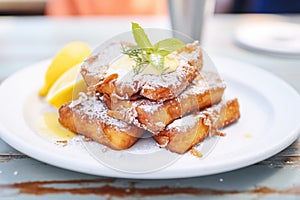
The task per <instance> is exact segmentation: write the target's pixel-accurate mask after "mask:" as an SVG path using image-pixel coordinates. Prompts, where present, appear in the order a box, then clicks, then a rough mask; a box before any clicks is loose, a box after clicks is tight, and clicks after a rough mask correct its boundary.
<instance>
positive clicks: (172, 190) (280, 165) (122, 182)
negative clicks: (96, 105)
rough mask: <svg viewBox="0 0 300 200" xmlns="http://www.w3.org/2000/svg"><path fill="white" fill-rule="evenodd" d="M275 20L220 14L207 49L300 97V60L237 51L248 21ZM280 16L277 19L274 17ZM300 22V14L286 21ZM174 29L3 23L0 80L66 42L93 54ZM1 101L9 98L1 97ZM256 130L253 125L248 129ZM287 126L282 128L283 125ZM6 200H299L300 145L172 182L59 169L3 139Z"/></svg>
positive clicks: (79, 20) (69, 21) (106, 23)
mask: <svg viewBox="0 0 300 200" xmlns="http://www.w3.org/2000/svg"><path fill="white" fill-rule="evenodd" d="M268 17H273V16H269V15H228V14H226V15H222V14H218V15H215V16H214V17H211V18H210V19H208V20H207V22H206V29H205V32H204V38H203V47H204V49H206V51H207V52H208V53H209V55H221V56H226V57H230V58H233V59H237V60H240V61H243V62H247V63H251V64H253V65H256V66H258V67H261V68H263V69H265V70H268V71H270V72H272V73H274V74H275V75H277V76H279V77H280V78H282V79H283V80H285V81H287V82H288V83H289V84H291V85H292V86H293V87H294V88H295V89H296V90H297V91H298V92H300V79H299V77H300V58H299V57H298V58H295V57H294V58H288V57H280V56H274V55H267V54H263V53H259V52H252V51H248V50H244V49H242V48H240V47H238V46H236V45H235V44H234V31H235V29H236V28H237V26H238V25H239V24H243V23H245V22H247V21H248V20H253V19H254V18H256V20H259V19H265V18H268ZM276 17H279V16H276ZM280 19H281V20H283V21H289V22H295V23H298V24H299V23H300V15H287V16H280ZM131 21H136V22H139V23H140V24H142V25H143V26H144V27H160V28H170V24H169V20H168V18H167V16H156V17H143V16H137V17H134V16H131V17H128V16H127V17H120V16H119V17H104V16H102V17H66V18H50V17H43V16H36V17H0V81H3V80H4V79H5V78H6V77H7V76H9V75H10V74H12V73H14V72H15V71H17V70H20V69H22V68H24V67H27V66H29V65H31V64H34V63H35V62H38V61H41V60H44V59H47V58H50V57H51V56H53V55H54V54H55V53H56V52H57V51H58V50H59V49H60V48H61V47H62V46H64V45H65V44H66V43H68V42H70V41H74V40H80V41H84V42H86V43H88V44H89V45H90V46H91V47H92V48H95V47H96V46H97V45H99V44H101V42H103V41H105V40H106V39H109V38H110V37H111V36H112V35H116V34H118V33H121V32H124V31H129V30H130V22H131ZM1 98H5V96H4V95H3V94H1ZM249 123H251V122H249ZM283 123H284V122H283ZM0 197H3V198H4V199H35V198H37V197H38V198H39V199H53V198H56V199H62V198H65V199H71V198H72V199H86V198H88V199H133V198H137V199H144V198H145V199H152V198H153V199H179V198H184V199H194V198H199V197H203V198H208V197H209V199H300V140H299V139H298V140H297V141H296V142H295V143H294V144H292V145H291V146H290V147H288V148H287V149H286V150H284V151H282V152H281V153H279V154H277V155H275V156H274V157H272V158H269V159H267V160H265V161H262V162H260V163H257V164H254V165H252V166H249V167H246V168H243V169H239V170H235V171H231V172H227V173H221V174H216V175H211V176H204V177H195V178H186V179H172V180H130V179H118V178H109V177H99V176H91V175H86V174H81V173H77V172H72V171H68V170H64V169H60V168H56V167H53V166H50V165H47V164H45V163H42V162H39V161H36V160H34V159H31V158H30V157H28V156H26V155H24V154H22V153H20V152H17V151H16V150H14V149H13V148H12V147H10V146H9V145H7V144H6V143H5V142H3V141H1V140H0Z"/></svg>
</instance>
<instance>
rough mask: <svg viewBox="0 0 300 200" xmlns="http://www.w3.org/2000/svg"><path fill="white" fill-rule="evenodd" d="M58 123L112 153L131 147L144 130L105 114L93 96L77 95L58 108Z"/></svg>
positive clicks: (103, 108) (100, 103)
mask: <svg viewBox="0 0 300 200" xmlns="http://www.w3.org/2000/svg"><path fill="white" fill-rule="evenodd" d="M59 122H60V124H62V125H63V126H64V127H66V128H67V129H69V130H71V131H72V132H75V133H78V134H81V135H84V136H86V137H88V138H91V139H92V140H94V141H96V142H98V143H101V144H103V145H106V146H108V147H110V148H112V149H115V150H122V149H127V148H129V147H131V146H132V145H133V144H134V143H135V142H136V141H137V140H138V138H139V137H141V136H142V134H143V133H144V130H142V129H140V128H138V127H136V126H133V125H129V124H127V123H125V122H123V121H121V120H118V119H114V118H112V117H110V116H108V115H107V108H106V106H105V104H104V103H103V102H101V101H100V100H98V99H97V98H96V97H87V96H81V97H80V99H79V100H76V101H73V102H70V103H67V104H64V105H63V106H62V107H61V108H60V109H59Z"/></svg>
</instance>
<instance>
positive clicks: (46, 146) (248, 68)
mask: <svg viewBox="0 0 300 200" xmlns="http://www.w3.org/2000/svg"><path fill="white" fill-rule="evenodd" d="M213 60H214V62H215V64H216V66H219V67H218V70H219V72H220V74H221V76H222V77H223V78H224V79H225V81H226V82H227V90H226V94H225V95H226V97H227V98H233V97H238V99H239V102H240V106H241V108H240V109H241V119H240V120H239V122H238V123H236V124H234V125H232V126H230V127H228V128H226V129H225V132H226V133H227V135H226V136H225V137H221V138H220V139H219V140H218V142H217V144H216V146H215V147H214V149H213V150H212V151H211V152H210V153H209V154H208V156H205V157H204V158H197V157H195V156H192V155H190V154H189V153H187V154H185V155H184V156H182V157H181V158H180V159H178V160H177V161H176V162H175V163H173V164H171V165H169V166H168V167H166V168H163V169H160V170H157V171H154V172H150V173H126V172H121V171H116V170H114V169H111V168H108V167H106V166H104V165H102V164H101V163H100V162H98V161H96V160H95V159H94V158H93V157H92V156H90V154H89V153H87V151H86V149H85V148H84V147H83V145H80V144H81V143H76V142H75V144H72V145H67V146H62V145H57V144H55V143H54V142H53V141H52V140H47V139H45V137H43V136H41V135H40V134H39V133H38V132H37V131H36V130H34V128H33V126H32V124H34V122H33V121H34V120H35V116H37V115H39V113H41V112H43V109H47V104H46V103H45V102H44V100H43V99H40V98H39V97H37V95H36V94H37V91H38V89H39V87H40V86H41V85H42V82H43V76H44V72H45V69H46V66H47V65H48V63H49V61H44V62H41V63H37V64H35V65H33V66H31V67H28V68H26V69H24V70H22V71H19V72H18V73H16V74H14V75H13V76H11V77H9V78H8V79H6V80H5V81H4V82H3V83H2V85H1V87H0V93H1V98H0V105H1V113H0V125H1V126H0V133H1V138H2V139H3V140H4V141H5V142H7V143H8V144H10V145H11V146H12V147H14V148H16V149H17V150H19V151H21V152H23V153H25V154H27V155H29V156H31V157H33V158H35V159H37V160H40V161H43V162H45V163H48V164H51V165H54V166H58V167H62V168H65V169H70V170H74V171H78V172H84V173H88V174H95V175H103V176H112V177H125V178H146V179H153V178H160V179H165V178H178V177H192V176H201V175H209V174H215V173H220V172H226V171H230V170H234V169H238V168H241V167H245V166H248V165H251V164H254V163H256V162H259V161H261V160H264V159H266V158H268V157H270V156H272V155H274V154H276V153H278V152H279V151H281V150H283V149H284V148H286V147H287V146H288V145H290V144H291V143H292V142H293V141H294V140H296V139H297V137H298V135H299V132H300V123H299V122H300V121H299V119H300V118H299V113H300V97H299V95H298V93H297V92H296V91H295V90H294V89H293V88H291V87H290V86H289V85H288V84H286V83H285V82H283V81H282V80H280V79H279V78H277V77H275V76H274V75H272V74H270V73H268V72H266V71H264V70H261V69H259V68H257V67H255V66H252V65H248V64H245V63H242V62H238V61H235V60H230V59H227V58H222V57H216V58H214V59H213ZM41 109H42V110H41ZM132 164H133V165H134V164H137V163H132ZM139 164H143V163H139Z"/></svg>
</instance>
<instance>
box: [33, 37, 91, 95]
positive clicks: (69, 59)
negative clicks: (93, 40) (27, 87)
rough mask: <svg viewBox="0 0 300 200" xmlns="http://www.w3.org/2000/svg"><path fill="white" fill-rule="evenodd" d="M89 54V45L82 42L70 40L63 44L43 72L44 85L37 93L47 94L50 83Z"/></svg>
mask: <svg viewBox="0 0 300 200" xmlns="http://www.w3.org/2000/svg"><path fill="white" fill-rule="evenodd" d="M90 54H91V49H90V47H89V46H88V45H87V44H86V43H84V42H79V41H75V42H71V43H69V44H67V45H66V46H64V47H63V48H62V49H61V50H60V51H59V52H58V53H57V54H56V55H55V57H54V58H53V60H52V62H51V64H50V65H49V67H48V69H47V71H46V74H45V83H44V86H43V87H42V88H41V89H40V90H39V95H40V96H42V97H44V96H46V95H47V94H48V92H49V90H50V88H51V87H52V85H53V84H54V83H55V82H56V81H57V80H58V78H59V77H60V76H61V75H62V74H63V73H65V72H66V71H67V70H69V69H70V68H72V67H73V66H74V65H76V64H78V63H81V62H83V61H84V59H85V58H87V57H88V56H89V55H90Z"/></svg>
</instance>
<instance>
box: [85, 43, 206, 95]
mask: <svg viewBox="0 0 300 200" xmlns="http://www.w3.org/2000/svg"><path fill="white" fill-rule="evenodd" d="M118 48H119V49H118ZM110 49H115V52H121V51H122V44H121V43H120V44H119V46H118V44H117V43H114V44H112V46H111V47H110V48H107V50H106V51H108V52H109V53H114V52H113V50H110ZM171 54H172V56H173V57H176V58H178V59H179V65H178V67H177V69H176V70H175V71H172V72H168V73H165V74H161V75H155V74H147V73H146V74H143V73H138V74H136V73H134V72H133V71H132V70H121V68H122V66H120V70H118V69H112V68H110V64H108V63H107V62H105V60H106V59H107V58H106V57H107V56H106V53H103V52H102V53H99V54H96V55H92V56H91V57H89V58H88V59H86V60H85V62H84V63H83V64H82V68H81V74H82V76H83V78H84V80H85V82H86V84H87V86H88V88H89V90H90V91H97V92H100V93H104V94H106V95H108V96H110V99H111V100H114V99H116V100H135V99H137V98H138V97H144V98H147V99H150V100H152V101H165V100H169V99H173V98H175V97H177V96H178V95H179V94H180V93H181V92H182V91H183V90H185V88H186V87H187V86H188V85H189V84H190V83H191V82H192V81H193V80H194V78H195V77H196V76H197V74H198V72H199V71H200V70H201V69H202V67H203V58H202V50H201V48H200V47H199V42H198V41H196V42H194V43H192V44H187V45H186V46H185V47H183V48H181V49H179V50H177V51H175V52H172V53H171ZM116 57H117V56H116ZM103 60H104V61H103ZM105 63H107V64H105Z"/></svg>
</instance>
